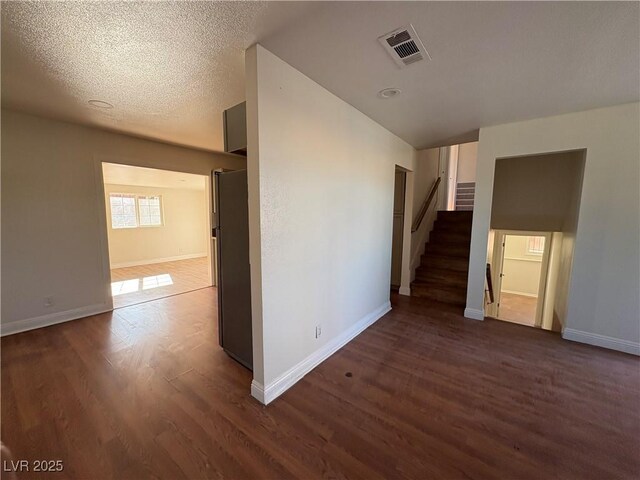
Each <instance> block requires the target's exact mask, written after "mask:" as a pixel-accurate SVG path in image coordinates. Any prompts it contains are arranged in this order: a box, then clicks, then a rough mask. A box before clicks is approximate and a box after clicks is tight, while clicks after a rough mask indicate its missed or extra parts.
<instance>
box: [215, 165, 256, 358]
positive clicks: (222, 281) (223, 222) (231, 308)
mask: <svg viewBox="0 0 640 480" xmlns="http://www.w3.org/2000/svg"><path fill="white" fill-rule="evenodd" d="M214 185H215V187H214V188H215V204H214V213H215V229H214V235H215V237H216V244H217V249H216V250H217V252H216V255H217V264H218V265H217V267H218V268H217V270H218V277H217V280H218V282H217V286H218V334H219V342H220V345H221V346H222V348H223V349H224V351H225V352H227V354H229V355H230V356H231V357H232V358H233V359H235V360H237V361H238V362H240V363H241V364H242V365H244V366H245V367H247V368H249V369H252V368H253V345H252V335H251V276H250V272H249V207H248V192H247V171H246V170H238V171H232V172H214Z"/></svg>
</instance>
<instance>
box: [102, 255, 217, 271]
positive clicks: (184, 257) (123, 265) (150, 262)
mask: <svg viewBox="0 0 640 480" xmlns="http://www.w3.org/2000/svg"><path fill="white" fill-rule="evenodd" d="M206 256H207V254H206V252H205V253H189V254H188V255H176V256H174V257H164V258H153V259H151V260H136V261H133V262H121V263H114V264H113V265H111V269H114V268H126V267H139V266H141V265H153V264H154V263H165V262H177V261H178V260H190V259H192V258H202V257H206Z"/></svg>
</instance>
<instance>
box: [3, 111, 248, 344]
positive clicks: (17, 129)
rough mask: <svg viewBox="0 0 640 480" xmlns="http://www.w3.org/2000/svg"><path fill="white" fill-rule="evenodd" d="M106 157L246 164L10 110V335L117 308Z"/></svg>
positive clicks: (145, 162)
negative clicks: (105, 219)
mask: <svg viewBox="0 0 640 480" xmlns="http://www.w3.org/2000/svg"><path fill="white" fill-rule="evenodd" d="M100 161H110V162H114V163H126V164H130V165H137V166H141V167H151V168H160V169H165V170H174V171H180V172H185V173H197V174H202V175H209V174H210V172H211V170H212V169H215V168H219V167H225V168H244V166H245V161H244V159H240V158H235V157H232V156H229V155H224V154H216V153H211V152H204V151H200V150H193V149H189V148H183V147H177V146H172V145H168V144H164V143H160V142H154V141H149V140H142V139H139V138H135V137H129V136H127V135H121V134H116V133H111V132H107V131H103V130H98V129H94V128H88V127H82V126H79V125H74V124H70V123H65V122H60V121H55V120H50V119H45V118H42V117H37V116H33V115H27V114H23V113H19V112H14V111H11V110H5V109H3V110H2V260H3V262H2V300H3V302H2V314H1V315H2V320H1V321H2V334H3V335H7V334H11V333H16V332H19V331H23V330H28V329H31V328H38V327H42V326H46V325H50V324H53V323H59V322H63V321H67V320H72V319H74V318H80V317H84V316H87V315H92V314H95V313H98V312H101V311H105V310H108V309H109V308H110V305H111V296H110V291H109V285H108V281H107V280H106V279H108V268H109V265H108V262H107V258H106V257H107V254H106V252H107V245H106V227H105V225H103V224H102V222H101V220H100V219H101V218H102V215H103V214H101V212H103V210H102V209H103V208H104V205H103V203H104V197H103V196H102V188H103V187H102V184H101V179H100V177H101V175H97V171H98V170H99V168H100ZM45 297H52V299H53V305H51V306H49V307H47V306H45Z"/></svg>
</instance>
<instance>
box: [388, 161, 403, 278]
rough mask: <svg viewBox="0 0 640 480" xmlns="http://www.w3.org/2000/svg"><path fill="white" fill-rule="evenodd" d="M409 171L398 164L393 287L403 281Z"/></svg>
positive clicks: (392, 253) (393, 245) (393, 241)
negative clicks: (403, 251)
mask: <svg viewBox="0 0 640 480" xmlns="http://www.w3.org/2000/svg"><path fill="white" fill-rule="evenodd" d="M406 188H407V172H406V170H403V169H402V168H400V167H398V166H396V170H395V183H394V189H393V238H392V242H391V289H392V290H399V289H400V284H401V283H402V248H403V243H404V210H405V197H406V195H405V192H406Z"/></svg>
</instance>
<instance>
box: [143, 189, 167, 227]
mask: <svg viewBox="0 0 640 480" xmlns="http://www.w3.org/2000/svg"><path fill="white" fill-rule="evenodd" d="M138 211H139V212H140V226H141V227H156V226H159V225H162V212H161V209H160V197H159V196H139V197H138Z"/></svg>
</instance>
